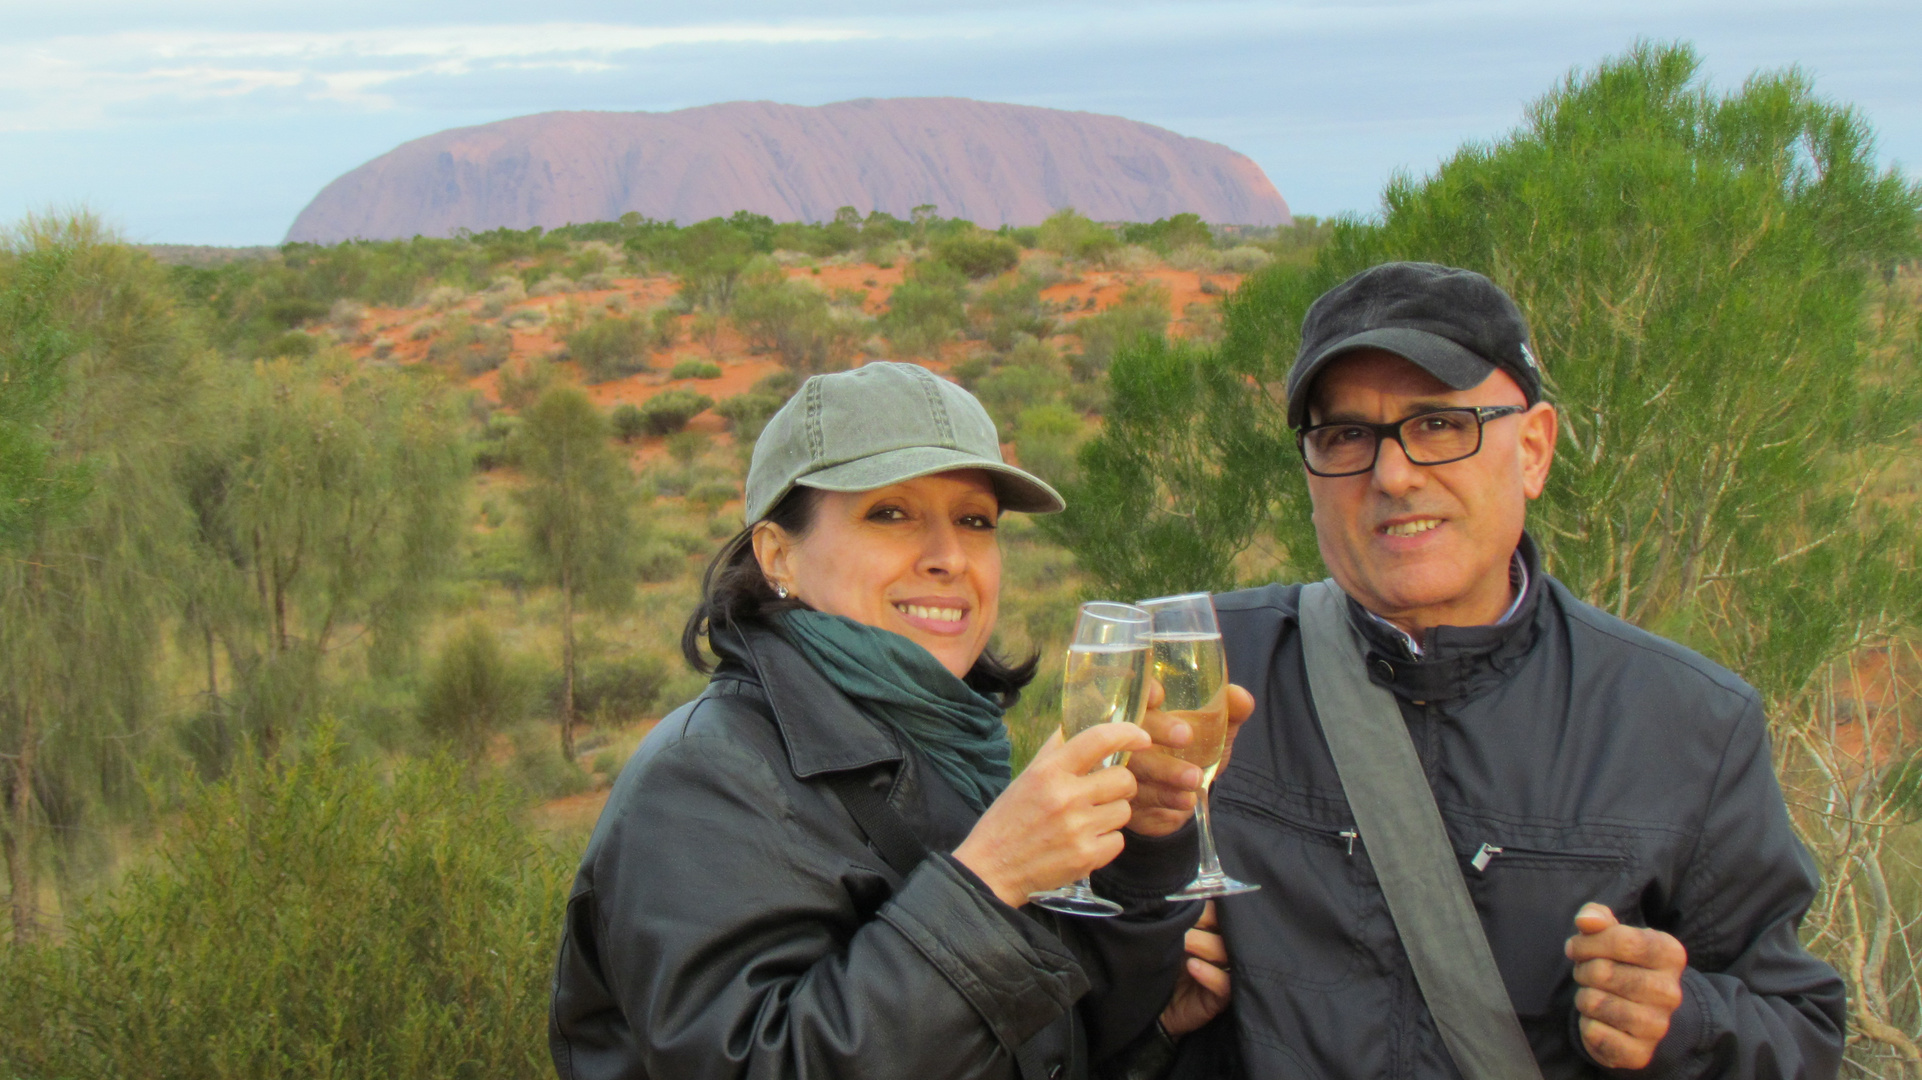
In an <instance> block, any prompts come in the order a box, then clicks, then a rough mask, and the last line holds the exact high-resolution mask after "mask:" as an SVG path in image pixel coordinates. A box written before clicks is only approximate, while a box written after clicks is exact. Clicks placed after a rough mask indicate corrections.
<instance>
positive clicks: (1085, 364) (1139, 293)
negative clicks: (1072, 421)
mask: <svg viewBox="0 0 1922 1080" xmlns="http://www.w3.org/2000/svg"><path fill="white" fill-rule="evenodd" d="M1169 302H1170V301H1169V293H1168V289H1167V287H1166V286H1164V285H1161V284H1159V283H1157V282H1146V283H1143V284H1140V285H1131V286H1129V287H1128V289H1127V290H1126V291H1125V292H1123V293H1122V294H1121V299H1119V300H1117V301H1116V302H1115V303H1114V305H1113V306H1112V307H1110V308H1108V309H1107V310H1106V311H1103V312H1101V313H1100V314H1099V315H1090V316H1088V317H1087V318H1084V319H1082V320H1080V321H1079V322H1076V323H1074V324H1073V325H1072V326H1070V327H1069V330H1070V332H1072V333H1073V334H1075V335H1076V336H1077V337H1079V338H1080V339H1081V356H1080V358H1079V359H1078V360H1077V361H1076V362H1075V365H1074V370H1075V374H1076V376H1077V377H1079V378H1084V379H1087V378H1093V377H1095V376H1097V375H1099V374H1100V373H1102V372H1104V371H1106V370H1108V362H1109V361H1110V360H1112V359H1114V354H1115V350H1116V349H1119V348H1120V347H1122V346H1123V345H1126V344H1128V343H1130V342H1132V341H1135V340H1136V339H1138V338H1142V337H1162V336H1165V335H1166V334H1167V332H1168V319H1169V313H1168V304H1169Z"/></svg>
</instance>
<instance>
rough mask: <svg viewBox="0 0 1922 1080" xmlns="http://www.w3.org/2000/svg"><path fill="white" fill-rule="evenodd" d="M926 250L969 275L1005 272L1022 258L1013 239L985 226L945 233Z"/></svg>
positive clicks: (988, 275) (984, 275) (990, 275)
mask: <svg viewBox="0 0 1922 1080" xmlns="http://www.w3.org/2000/svg"><path fill="white" fill-rule="evenodd" d="M928 251H929V253H930V254H932V255H933V256H934V257H935V258H937V259H939V260H941V261H942V262H944V263H947V264H948V265H949V266H952V267H954V268H955V269H956V270H959V271H961V272H962V273H964V274H966V275H968V276H969V277H971V278H985V277H993V276H995V275H996V274H1005V273H1007V272H1008V271H1010V270H1012V269H1014V268H1015V265H1016V264H1017V263H1019V262H1020V261H1021V249H1020V248H1019V247H1016V246H1015V243H1014V241H1012V240H1010V239H1008V238H1007V237H1005V236H997V235H995V234H994V233H991V232H988V231H987V230H985V229H973V230H970V231H967V232H960V233H955V234H953V235H952V236H944V237H942V238H941V239H939V240H936V241H935V242H934V243H932V244H930V245H928Z"/></svg>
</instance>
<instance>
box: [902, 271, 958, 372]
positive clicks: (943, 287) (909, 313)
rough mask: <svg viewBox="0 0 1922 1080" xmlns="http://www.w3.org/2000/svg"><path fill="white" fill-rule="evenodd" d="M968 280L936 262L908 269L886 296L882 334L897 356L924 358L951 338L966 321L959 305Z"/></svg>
mask: <svg viewBox="0 0 1922 1080" xmlns="http://www.w3.org/2000/svg"><path fill="white" fill-rule="evenodd" d="M966 287H967V279H966V278H965V277H963V276H962V274H961V272H960V271H959V270H956V269H954V268H953V267H952V266H950V265H949V264H948V263H946V262H943V261H940V260H937V259H922V260H920V261H919V262H916V263H915V264H914V265H913V266H910V267H908V273H907V280H905V281H903V282H902V283H901V284H899V285H897V286H895V287H894V292H893V293H892V294H890V295H889V296H888V310H887V312H886V313H885V314H883V315H882V316H881V320H880V322H881V333H882V335H883V336H885V337H886V338H887V339H888V344H889V345H890V346H892V347H893V351H894V353H895V354H896V355H898V356H926V355H928V354H930V353H932V352H933V351H934V350H935V349H936V348H937V347H938V346H939V345H940V344H941V343H942V342H944V341H947V340H948V339H949V338H951V337H953V336H954V333H955V331H957V330H959V329H960V328H961V327H962V325H963V324H964V323H965V321H966V317H967V312H966V307H965V305H964V303H963V301H962V294H963V290H964V289H965V288H966Z"/></svg>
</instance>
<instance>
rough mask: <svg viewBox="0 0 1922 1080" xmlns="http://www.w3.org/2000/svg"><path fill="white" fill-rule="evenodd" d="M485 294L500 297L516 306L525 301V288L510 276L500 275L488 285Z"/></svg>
mask: <svg viewBox="0 0 1922 1080" xmlns="http://www.w3.org/2000/svg"><path fill="white" fill-rule="evenodd" d="M485 294H486V295H487V296H497V297H500V298H501V299H503V300H505V301H507V302H508V303H510V304H518V303H520V302H521V301H522V300H525V299H527V286H526V284H525V283H523V282H522V281H521V279H520V278H517V277H515V276H514V275H512V274H502V275H501V276H499V277H497V278H495V279H494V280H493V281H491V282H489V283H488V285H487V288H486V290H485Z"/></svg>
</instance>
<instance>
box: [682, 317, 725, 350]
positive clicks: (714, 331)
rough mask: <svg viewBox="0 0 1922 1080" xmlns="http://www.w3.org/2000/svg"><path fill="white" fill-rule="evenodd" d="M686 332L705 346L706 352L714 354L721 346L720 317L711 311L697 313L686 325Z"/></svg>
mask: <svg viewBox="0 0 1922 1080" xmlns="http://www.w3.org/2000/svg"><path fill="white" fill-rule="evenodd" d="M688 332H689V333H690V334H692V335H693V337H694V340H695V341H698V342H700V343H701V344H703V345H705V346H707V351H708V352H715V351H717V350H718V349H719V348H720V344H721V317H720V316H719V315H717V314H715V313H714V312H712V311H697V312H695V313H694V318H693V319H692V320H691V321H690V322H689V323H688Z"/></svg>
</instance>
